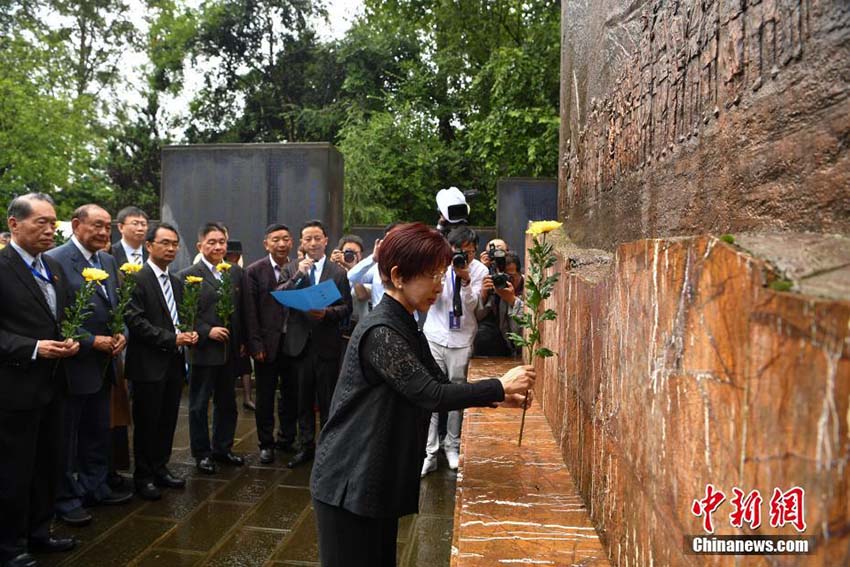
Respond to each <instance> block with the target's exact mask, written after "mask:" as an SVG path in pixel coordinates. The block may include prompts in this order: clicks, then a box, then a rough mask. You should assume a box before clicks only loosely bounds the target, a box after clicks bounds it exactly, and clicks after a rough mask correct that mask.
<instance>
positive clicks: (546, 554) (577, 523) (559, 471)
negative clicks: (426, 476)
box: [451, 358, 609, 567]
mask: <svg viewBox="0 0 850 567" xmlns="http://www.w3.org/2000/svg"><path fill="white" fill-rule="evenodd" d="M516 364H518V361H517V360H513V359H495V358H487V359H484V358H476V359H473V360H472V362H471V364H470V372H469V379H470V380H471V381H474V380H476V379H481V378H485V377H492V376H498V375H500V374H502V373H504V372H505V371H507V370H508V369H510V368H511V367H512V366H514V365H516ZM521 414H522V412H521V411H518V410H505V409H489V408H471V409H468V410H466V412H465V414H464V423H463V435H462V441H461V458H460V467H459V469H458V477H457V492H456V494H455V521H454V525H455V529H454V534H453V536H454V537H453V542H452V562H451V564H452V566H453V567H477V566H482V567H483V566H487V567H491V566H493V565H514V564H515V565H582V566H597V565H606V566H607V565H609V562H608V559H607V557H606V554H605V549H604V547H603V545H602V542H601V541H600V539H599V536H598V534H597V533H596V530H595V529H594V527H593V524H592V523H591V521H590V516H589V515H588V513H587V509H586V508H585V506H584V503H583V501H582V499H581V496H580V495H579V492H578V490H577V489H576V486H575V484H574V482H573V479H572V476H571V475H570V472H569V470H568V469H567V467H566V465H565V464H564V462H563V459H562V457H561V452H560V450H559V449H558V445H557V443H556V442H555V439H554V437H553V436H552V431H551V429H550V428H549V424H548V423H547V421H546V418H545V417H544V415H543V413H542V412H541V410H540V408H539V404H533V405H532V407H531V408H530V409H529V410H528V412H527V414H526V418H525V432H524V434H523V442H522V446H521V447H518V446H517V438H518V434H519V426H520V419H521Z"/></svg>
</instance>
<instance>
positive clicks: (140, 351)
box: [124, 264, 183, 382]
mask: <svg viewBox="0 0 850 567" xmlns="http://www.w3.org/2000/svg"><path fill="white" fill-rule="evenodd" d="M169 275H170V278H171V289H172V291H173V292H174V301H175V302H176V305H178V306H179V305H180V302H181V301H182V300H183V281H182V280H180V279H179V278H177V277H176V276H175V275H174V274H171V273H170V272H169ZM135 277H136V287H135V288H134V289H133V295H132V299H131V300H130V304H129V305H128V306H127V314H126V317H125V318H124V320H125V322H126V323H127V328H128V329H129V331H130V336H129V337H128V346H127V360H126V362H125V364H124V374H125V377H126V378H127V379H128V380H133V381H136V382H159V381H160V380H164V379H165V378H166V377H167V376H168V371H169V369H170V368H171V366H170V365H171V364H172V363H173V360H174V357H176V356H178V355H179V353H180V351H179V350H178V348H177V330H176V329H175V328H174V323H172V321H171V315H170V314H169V312H168V306H167V305H166V303H165V298H164V297H163V296H162V288H160V287H159V281H157V278H156V275H155V274H154V272H153V269H152V268H151V267H150V264H145V265H144V267H143V268H142V269H141V270H140V271H139V273H137V274H136V276H135Z"/></svg>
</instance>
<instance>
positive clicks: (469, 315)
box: [422, 260, 490, 348]
mask: <svg viewBox="0 0 850 567" xmlns="http://www.w3.org/2000/svg"><path fill="white" fill-rule="evenodd" d="M489 273H490V271H489V270H488V269H487V266H485V265H484V264H482V263H481V262H479V261H478V260H473V261H472V262H471V263H470V264H469V279H470V283H469V285H467V286H462V287H461V288H460V300H461V303H462V304H463V315H462V316H461V318H460V328H459V329H457V330H450V329H449V311H451V310H452V295H453V293H454V283H453V282H454V277H455V276H454V270H453V269H452V268H451V267H450V268H449V269H448V271H446V275H445V279H444V283H443V292H442V293H441V294H440V296H439V297H438V298H437V302H436V303H434V305H432V306H431V309H429V310H428V317H427V318H426V319H425V326H424V327H423V328H422V332H424V333H425V336H426V337H427V338H428V340H429V341H431V342H432V343H436V344H438V345H441V346H444V347H448V348H465V347H468V346H471V345H472V342H473V340H475V333H477V332H478V319H476V318H475V307H476V306H477V305H478V298H479V297H480V296H481V285H482V284H483V282H484V278H485V277H486V276H487V275H488V274H489Z"/></svg>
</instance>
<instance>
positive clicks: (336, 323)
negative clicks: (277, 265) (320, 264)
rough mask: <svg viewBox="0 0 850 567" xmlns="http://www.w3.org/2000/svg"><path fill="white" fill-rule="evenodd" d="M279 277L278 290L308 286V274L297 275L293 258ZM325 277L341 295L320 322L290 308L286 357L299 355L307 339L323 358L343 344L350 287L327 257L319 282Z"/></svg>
mask: <svg viewBox="0 0 850 567" xmlns="http://www.w3.org/2000/svg"><path fill="white" fill-rule="evenodd" d="M281 279H282V280H283V283H282V284H281V285H280V286H278V289H279V290H290V289H301V288H305V287H308V286H310V285H311V284H310V278H309V277H306V278H305V277H298V260H297V259H296V260H293V261H291V262H290V263H288V264H287V265H286V266H285V267H284V269H283V270H282V271H281ZM327 280H333V282H334V283H335V284H336V287H337V289H339V294H340V295H341V296H342V297H341V298H340V299H337V300H336V302H335V303H333V305H330V306H329V307H328V308H327V312H326V313H325V318H324V319H322V320H321V321H314V320H313V319H311V318H309V317H308V316H307V314H306V313H303V312H301V311H297V310H295V309H292V310H290V313H289V322H288V324H287V329H286V336H285V337H284V342H285V345H286V346H285V350H286V351H287V354H289V355H290V356H298V355H300V354H301V353H302V352H303V351H304V347H305V346H307V343H308V341H310V342H311V343H312V346H313V348H316V349H318V352H319V355H320V356H322V357H324V358H339V356H340V353H341V351H342V347H343V340H342V325H343V324H344V323H345V322H346V321H347V320H348V317H349V315H351V288H350V287H349V284H348V275H347V274H346V272H345V270H344V269H342V268H341V267H339V265H337V264H336V263H334V262H331V259H330V258H325V266H324V269H322V275H321V277H320V278H319V283H321V282H323V281H327Z"/></svg>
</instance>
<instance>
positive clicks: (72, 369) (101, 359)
mask: <svg viewBox="0 0 850 567" xmlns="http://www.w3.org/2000/svg"><path fill="white" fill-rule="evenodd" d="M45 254H46V255H47V256H49V257H50V258H53V259H54V260H56V261H57V262H59V265H60V266H61V267H62V273H63V274H64V276H65V281H66V282H68V288H69V292H70V298H71V301H73V298H74V297H75V295H76V293H77V290H79V289H80V288H81V287H82V286H83V284H84V283H85V280H84V279H83V275H82V273H83V269H85V268H89V267H91V265H90V264H89V263H88V262H87V261H86V259H85V258H84V257H83V254H82V252H80V250H79V248H77V247H76V246H75V245H74V243H73V242H72V241H70V240H69V241H68V242H66V243H65V244H63V245H62V246H59V247H58V248H54V249H52V250H50V251H48V252H46V253H45ZM98 257H99V258H100V263H101V265H102V266H103V269H104V270H105V271H106V273H108V274H109V278H108V279H107V280H106V281H105V282H103V284H104V286H105V287H106V290H107V292H108V294H109V299H107V298H106V297H105V296H104V295H103V293H102V290H99V289H98V290H96V291H95V292H94V295H93V296H92V300H91V303H89V310H90V313H91V314H90V315H89V317H88V319H86V322H85V323H84V324H83V328H82V331H83V332H86V333H88V335H87V336H85V337H83V338H82V339H80V352H78V353H77V355H76V356H74V357H71V358H69V359H68V360H66V361H65V372H66V373H67V375H68V388H69V391H70V393H71V394H74V395H86V394H94V393H95V392H97V391H98V390H100V388H101V387H102V386H103V374H104V368H105V367H106V364H107V361H108V360H109V359H110V357H109V355H107V354H106V353H104V352H99V351H96V350H94V349H93V348H92V345H93V344H94V336H95V335H107V336H108V335H111V334H112V333H111V332H110V330H109V321H110V319H111V318H112V315H111V314H112V309H113V308H114V307H115V304H116V303H117V302H118V287H117V284H118V267H117V266H116V265H115V258H113V257H112V256H110V255H109V254H102V253H101V254H99V255H98Z"/></svg>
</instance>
